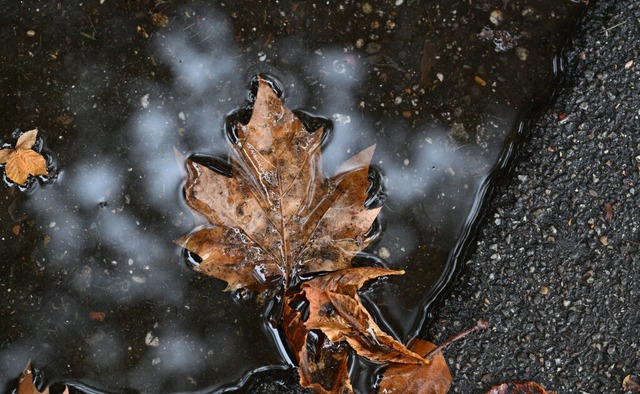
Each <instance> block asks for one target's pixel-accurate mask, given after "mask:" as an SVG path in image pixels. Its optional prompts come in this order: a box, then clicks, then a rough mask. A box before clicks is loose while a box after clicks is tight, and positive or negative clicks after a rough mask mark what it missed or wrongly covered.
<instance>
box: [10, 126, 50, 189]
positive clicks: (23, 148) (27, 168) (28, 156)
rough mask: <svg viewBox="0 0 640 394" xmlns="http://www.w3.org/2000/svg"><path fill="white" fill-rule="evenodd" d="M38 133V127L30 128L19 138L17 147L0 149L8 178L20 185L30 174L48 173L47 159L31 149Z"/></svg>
mask: <svg viewBox="0 0 640 394" xmlns="http://www.w3.org/2000/svg"><path fill="white" fill-rule="evenodd" d="M37 134H38V129H33V130H29V131H27V132H26V133H24V134H22V135H21V136H20V137H19V138H18V141H17V142H16V147H15V149H11V148H5V149H2V150H0V164H5V173H6V174H7V178H9V179H11V180H12V181H13V182H15V183H17V184H19V185H24V184H25V183H26V182H27V178H28V177H29V175H34V176H35V175H47V161H46V160H45V159H44V157H43V156H42V155H41V154H40V153H38V152H36V151H34V150H32V149H31V148H32V147H33V145H34V144H35V142H36V136H37Z"/></svg>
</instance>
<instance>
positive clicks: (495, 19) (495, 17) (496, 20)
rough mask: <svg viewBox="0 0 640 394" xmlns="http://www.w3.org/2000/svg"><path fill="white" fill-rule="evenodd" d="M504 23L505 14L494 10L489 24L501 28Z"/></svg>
mask: <svg viewBox="0 0 640 394" xmlns="http://www.w3.org/2000/svg"><path fill="white" fill-rule="evenodd" d="M503 21H504V14H503V13H502V11H500V10H493V11H491V13H490V14H489V22H491V23H493V24H494V25H496V26H499V25H500V24H501V23H502V22H503Z"/></svg>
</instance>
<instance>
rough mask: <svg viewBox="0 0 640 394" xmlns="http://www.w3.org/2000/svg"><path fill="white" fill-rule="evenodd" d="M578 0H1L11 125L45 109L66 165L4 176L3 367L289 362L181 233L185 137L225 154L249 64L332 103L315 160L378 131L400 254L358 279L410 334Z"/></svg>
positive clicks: (2, 99)
mask: <svg viewBox="0 0 640 394" xmlns="http://www.w3.org/2000/svg"><path fill="white" fill-rule="evenodd" d="M583 7H584V5H583V4H577V3H575V2H572V1H569V0H564V1H533V0H530V1H525V0H517V1H480V2H478V1H472V0H470V1H457V2H450V1H444V0H443V1H420V0H404V1H402V0H389V1H382V0H381V1H370V2H368V3H367V2H363V1H352V0H344V1H323V2H313V1H256V0H252V1H211V2H205V1H160V0H158V1H155V2H153V1H151V2H150V1H115V0H105V1H99V0H96V1H86V2H81V3H78V2H74V3H72V2H63V1H41V2H39V1H28V2H22V3H19V2H11V1H8V0H5V1H3V2H2V13H1V15H0V21H1V22H0V30H1V31H2V37H3V45H2V46H1V47H0V92H1V93H2V95H1V96H0V108H1V113H2V127H3V128H2V131H1V133H0V138H1V142H3V143H13V142H14V138H13V134H14V130H15V129H21V130H22V131H26V130H29V129H31V128H34V127H38V128H40V129H41V133H40V135H42V136H43V137H44V140H45V142H46V143H45V147H44V151H45V152H48V153H47V155H48V157H50V160H51V163H52V166H55V168H56V170H55V171H54V176H53V178H52V179H51V180H50V181H42V180H38V181H37V182H35V184H33V185H32V187H30V188H29V190H28V191H27V192H26V193H25V192H22V191H20V190H18V188H17V187H15V186H12V185H11V184H10V182H8V181H7V180H6V178H5V182H4V183H3V184H2V185H1V188H2V191H0V294H1V299H0V332H1V334H0V335H1V337H0V339H1V340H0V371H1V372H0V389H5V390H8V389H10V388H12V387H13V384H15V382H16V379H17V377H18V376H19V374H20V372H21V370H22V369H23V368H24V366H25V364H26V363H27V360H29V359H31V360H32V361H33V363H34V364H35V365H36V366H39V367H40V368H41V369H43V370H44V371H45V374H46V377H47V379H48V382H49V383H53V382H63V381H64V382H77V383H81V384H83V385H87V386H91V387H94V388H95V389H97V390H101V391H109V392H125V391H144V392H169V391H206V390H213V391H215V390H220V389H221V388H223V387H231V386H233V385H234V384H237V382H239V381H240V380H241V379H242V378H243V377H244V376H247V374H248V373H250V372H251V371H255V370H257V369H260V368H263V369H264V368H265V367H269V366H286V365H287V363H288V361H287V360H288V358H287V356H286V354H284V353H283V350H281V349H280V347H279V346H278V345H277V343H276V341H275V340H274V336H275V335H274V331H273V330H272V329H271V328H269V326H268V324H265V319H264V314H265V312H266V306H265V305H264V303H261V302H260V300H258V299H255V298H250V299H239V298H237V297H234V296H233V295H231V294H229V293H223V292H222V290H223V288H224V284H223V283H222V282H220V281H218V280H216V279H212V278H208V277H203V276H201V275H198V274H196V273H194V272H192V271H191V270H190V269H189V268H188V267H187V266H186V264H185V263H184V258H183V256H182V252H181V250H180V248H179V247H178V246H176V245H175V244H174V243H173V240H175V239H177V238H179V237H180V236H181V235H183V234H186V233H188V232H189V231H190V230H191V229H192V228H193V227H194V226H195V224H196V219H195V218H194V216H193V215H192V213H191V212H190V211H189V209H188V208H187V207H186V205H185V204H184V201H183V200H182V194H181V184H182V175H181V165H179V164H178V162H177V160H176V154H175V151H177V152H179V153H180V154H182V155H189V154H192V153H195V152H198V153H204V154H208V155H223V154H224V153H225V150H226V147H225V144H224V137H223V134H222V126H223V124H224V121H225V117H226V115H227V114H229V113H230V112H231V111H233V110H236V109H238V108H240V107H244V106H246V105H247V93H248V87H249V86H248V84H249V81H250V80H251V78H252V77H253V76H254V75H255V74H256V73H258V72H260V73H270V74H271V75H273V76H274V77H276V78H278V79H279V80H280V81H281V82H282V85H283V86H284V90H285V97H286V103H287V104H288V106H289V107H291V108H302V109H304V110H306V111H308V112H309V113H311V114H313V115H317V116H324V117H327V118H328V119H330V120H331V121H332V122H333V133H332V136H333V137H332V140H331V141H330V143H329V144H328V145H327V147H326V149H325V152H324V156H323V160H324V164H325V167H326V170H327V171H326V173H328V174H330V173H331V172H332V171H331V170H332V169H333V168H335V167H336V165H338V164H339V163H341V162H343V161H344V160H345V159H346V158H348V157H350V156H351V155H352V154H353V153H355V152H357V151H359V150H361V149H363V148H366V147H367V146H369V145H371V144H374V143H376V144H377V148H376V153H375V156H374V160H373V164H374V165H375V166H376V167H377V168H378V169H379V170H380V172H381V173H382V175H383V179H384V183H385V188H386V194H387V197H386V202H385V207H384V209H383V210H382V213H381V218H382V223H383V236H382V238H381V240H380V241H379V242H377V243H376V244H375V245H372V247H371V248H370V252H371V253H373V254H375V255H377V256H378V257H380V258H382V259H383V260H384V261H385V264H386V265H387V266H388V267H389V268H397V269H404V270H406V271H407V274H406V275H404V276H399V277H391V278H388V279H385V280H382V281H378V282H377V283H375V284H374V285H373V286H369V287H368V288H367V289H366V290H365V291H364V295H365V297H366V300H367V302H368V305H369V306H370V307H371V309H372V311H373V312H375V314H376V317H377V318H378V319H379V322H380V324H381V325H382V326H383V327H384V328H386V329H387V330H389V331H390V332H392V333H393V334H395V335H396V336H397V337H398V338H400V339H402V340H405V339H407V338H409V337H412V336H415V335H417V334H419V333H420V332H421V329H422V328H423V327H424V325H425V324H426V323H427V322H428V319H429V317H430V316H429V308H430V303H431V302H432V300H433V299H434V297H436V295H437V294H438V293H439V292H440V291H442V290H443V286H444V285H445V284H446V282H447V281H448V279H449V278H450V277H451V275H452V273H453V272H454V270H455V267H456V264H457V262H458V260H459V259H460V256H461V255H462V252H463V250H464V248H463V246H464V245H465V242H466V241H468V239H469V237H468V236H469V234H470V232H471V229H472V228H473V226H472V225H473V224H474V223H475V219H476V218H477V217H478V215H479V214H480V213H481V209H480V207H481V206H482V204H483V197H484V196H485V195H486V191H487V190H488V187H489V186H490V182H489V179H490V175H491V173H492V170H493V169H495V168H500V167H501V166H503V165H504V163H505V162H506V161H505V160H506V159H507V158H508V157H510V155H511V153H512V152H513V148H514V146H515V145H514V143H515V142H516V141H517V139H518V138H519V137H520V136H521V135H522V134H524V133H523V132H522V130H525V129H526V127H525V126H524V125H525V124H526V116H528V115H529V114H530V111H531V109H532V108H535V107H536V106H537V105H539V104H540V103H544V102H545V100H548V98H549V97H550V94H551V92H552V90H553V87H554V85H555V83H557V78H556V77H557V75H556V74H557V72H558V71H559V69H560V68H561V57H559V56H558V54H559V53H560V50H561V47H562V45H563V43H564V41H565V39H566V37H567V34H568V33H569V32H570V30H571V29H572V28H573V26H574V25H575V23H576V20H577V18H578V16H579V15H580V13H581V11H582V9H583ZM494 10H500V11H501V12H500V13H499V14H497V13H495V12H494V13H492V11H494ZM490 16H493V18H494V19H495V18H497V19H498V22H499V24H498V25H497V27H496V25H495V24H492V22H491V21H490ZM483 29H484V30H483ZM500 49H504V50H503V51H500ZM423 53H424V55H423ZM92 312H103V313H104V319H103V320H102V321H100V319H96V318H95V317H96V314H95V313H93V314H92ZM91 317H93V319H92V318H91ZM470 323H471V322H470ZM267 369H268V368H267ZM274 373H276V374H277V372H274ZM364 381H365V382H366V379H364ZM363 384H364V385H365V386H366V383H363Z"/></svg>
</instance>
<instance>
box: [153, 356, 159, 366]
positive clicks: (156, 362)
mask: <svg viewBox="0 0 640 394" xmlns="http://www.w3.org/2000/svg"><path fill="white" fill-rule="evenodd" d="M160 361H161V360H160V357H155V358H154V359H153V360H151V364H152V365H158V364H160Z"/></svg>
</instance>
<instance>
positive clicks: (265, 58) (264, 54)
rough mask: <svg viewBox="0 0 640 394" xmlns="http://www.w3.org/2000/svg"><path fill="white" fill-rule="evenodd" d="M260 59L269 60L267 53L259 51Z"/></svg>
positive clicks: (262, 60)
mask: <svg viewBox="0 0 640 394" xmlns="http://www.w3.org/2000/svg"><path fill="white" fill-rule="evenodd" d="M258 60H260V61H261V62H264V61H265V60H267V54H266V53H264V52H258Z"/></svg>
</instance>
